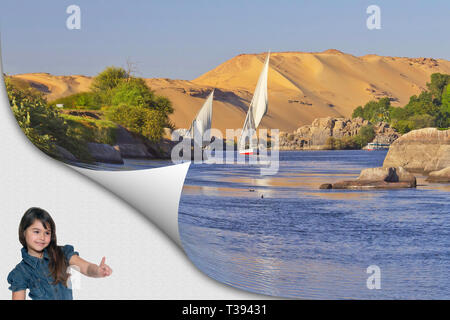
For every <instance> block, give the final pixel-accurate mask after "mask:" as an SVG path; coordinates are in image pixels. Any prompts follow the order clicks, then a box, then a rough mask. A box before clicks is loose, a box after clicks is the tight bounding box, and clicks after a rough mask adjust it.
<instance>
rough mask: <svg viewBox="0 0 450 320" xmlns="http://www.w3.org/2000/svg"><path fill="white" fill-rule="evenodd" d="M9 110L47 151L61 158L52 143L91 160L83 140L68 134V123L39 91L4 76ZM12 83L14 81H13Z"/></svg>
mask: <svg viewBox="0 0 450 320" xmlns="http://www.w3.org/2000/svg"><path fill="white" fill-rule="evenodd" d="M5 83H6V89H7V92H8V98H9V103H10V106H11V110H12V111H13V113H14V116H15V117H16V120H17V122H18V123H19V126H20V127H21V128H22V130H23V132H24V133H25V135H26V136H27V137H28V139H30V141H31V142H32V143H33V144H34V145H35V146H36V147H38V148H39V149H40V150H42V151H43V152H44V153H46V154H47V155H49V156H51V157H53V158H56V159H61V155H60V154H59V152H58V151H57V148H56V146H61V147H63V148H65V149H67V150H68V151H70V152H71V153H72V154H73V155H74V156H75V157H77V158H78V159H80V160H81V161H85V162H92V160H93V159H92V157H91V156H90V154H89V152H88V150H87V145H86V142H85V141H80V140H79V139H76V138H75V137H73V136H71V135H70V134H69V132H70V131H69V130H70V128H69V126H68V125H67V123H66V122H65V120H64V118H62V117H61V116H60V114H59V111H58V110H57V109H56V108H55V107H53V106H49V105H48V104H47V102H46V101H45V99H44V98H43V96H42V94H40V93H39V92H36V91H34V90H32V89H30V88H23V87H21V89H18V88H17V87H16V86H15V84H17V82H13V81H10V79H6V80H5ZM14 83H15V84H14Z"/></svg>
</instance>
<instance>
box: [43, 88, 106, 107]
mask: <svg viewBox="0 0 450 320" xmlns="http://www.w3.org/2000/svg"><path fill="white" fill-rule="evenodd" d="M50 104H51V105H52V106H56V105H57V104H62V105H64V109H81V110H99V109H100V107H101V104H102V102H101V97H100V95H99V94H98V93H95V92H81V93H77V94H73V95H71V96H67V97H64V98H60V99H57V100H54V101H52V102H51V103H50Z"/></svg>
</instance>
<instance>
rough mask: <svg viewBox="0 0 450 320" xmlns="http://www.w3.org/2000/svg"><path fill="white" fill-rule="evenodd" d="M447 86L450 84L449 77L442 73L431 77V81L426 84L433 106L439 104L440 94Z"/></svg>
mask: <svg viewBox="0 0 450 320" xmlns="http://www.w3.org/2000/svg"><path fill="white" fill-rule="evenodd" d="M448 84H450V75H448V74H442V73H433V74H432V75H431V81H430V82H429V83H427V88H428V91H429V92H430V93H431V96H432V99H433V102H434V103H435V104H437V105H440V104H441V98H442V93H443V91H444V88H445V87H446V86H447V85H448Z"/></svg>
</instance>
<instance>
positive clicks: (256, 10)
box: [0, 0, 450, 80]
mask: <svg viewBox="0 0 450 320" xmlns="http://www.w3.org/2000/svg"><path fill="white" fill-rule="evenodd" d="M71 4H76V5H78V6H80V8H81V23H82V25H81V30H72V31H70V30H68V29H67V28H66V19H67V17H68V14H66V8H67V7H68V6H69V5H71ZM372 4H375V5H378V6H379V7H380V8H381V27H382V28H381V30H368V29H367V27H366V20H367V18H368V14H366V8H367V7H368V6H369V5H372ZM449 13H450V1H448V0H434V1H417V0H411V1H405V0H395V1H393V0H386V1H380V0H371V1H365V0H353V1H351V0H340V1H336V0H334V1H331V0H330V1H325V0H315V1H313V0H278V1H273V0H272V1H265V0H259V1H257V0H240V1H237V0H228V1H223V0H185V1H181V0H165V1H162V0H159V1H156V0H155V1H153V0H128V1H119V0H70V1H66V0H39V1H36V0H1V3H0V28H1V29H0V30H1V40H2V54H3V64H4V71H5V72H6V73H8V74H17V73H27V72H49V73H52V74H57V75H68V74H84V75H90V76H92V75H95V74H97V73H98V72H100V71H101V70H103V69H104V68H105V67H106V66H109V65H116V66H125V64H126V61H127V59H131V60H132V61H135V62H137V63H138V68H139V71H140V74H139V75H140V76H143V77H149V78H150V77H167V78H173V79H187V80H191V79H194V78H196V77H198V76H200V75H201V74H203V73H205V72H207V71H209V70H211V69H212V68H214V67H216V66H217V65H219V64H221V63H223V62H224V61H226V60H228V59H230V58H232V57H234V56H236V55H238V54H240V53H257V52H265V51H267V50H269V49H270V50H271V51H272V52H278V51H306V52H310V51H314V52H317V51H323V50H326V49H330V48H334V49H339V50H341V51H344V52H347V53H351V54H354V55H357V56H360V55H365V54H368V53H376V54H379V55H388V56H408V57H433V58H443V59H447V60H450V41H448V32H449V30H450V19H449Z"/></svg>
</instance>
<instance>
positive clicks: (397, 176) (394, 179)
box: [320, 167, 417, 190]
mask: <svg viewBox="0 0 450 320" xmlns="http://www.w3.org/2000/svg"><path fill="white" fill-rule="evenodd" d="M416 186H417V180H416V177H415V176H414V175H412V174H411V173H409V172H408V171H406V170H405V169H404V168H402V167H398V168H369V169H364V170H362V171H361V173H360V175H359V177H358V178H357V179H356V180H345V181H338V182H335V183H333V184H331V183H326V184H322V185H321V186H320V189H353V190H362V189H399V188H415V187H416Z"/></svg>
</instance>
